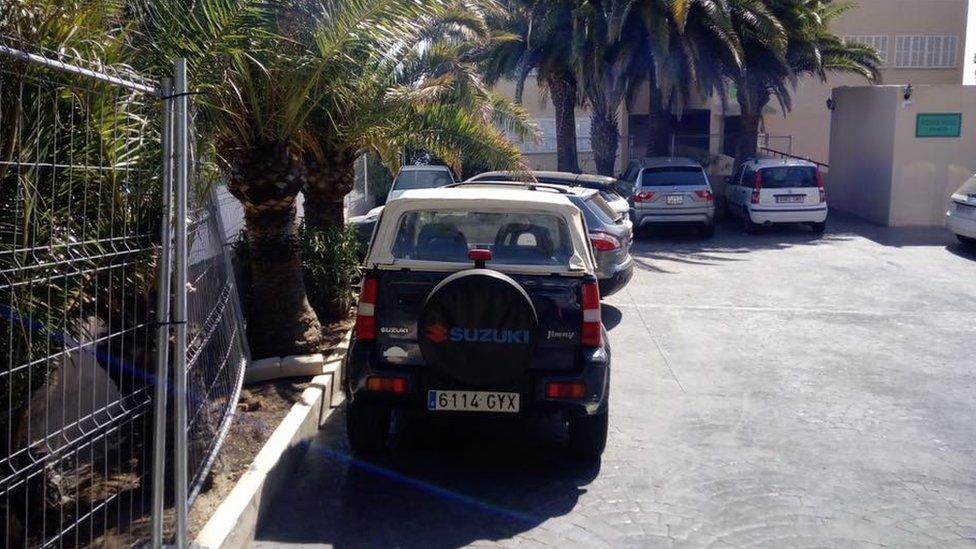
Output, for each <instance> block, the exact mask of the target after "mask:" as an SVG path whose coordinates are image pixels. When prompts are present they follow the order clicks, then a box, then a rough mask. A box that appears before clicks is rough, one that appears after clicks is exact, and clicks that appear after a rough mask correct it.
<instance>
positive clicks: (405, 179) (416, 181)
mask: <svg viewBox="0 0 976 549" xmlns="http://www.w3.org/2000/svg"><path fill="white" fill-rule="evenodd" d="M451 183H455V181H454V174H453V173H452V172H451V169H450V168H448V167H447V166H403V167H402V168H400V171H399V172H398V173H397V176H396V178H395V179H394V180H393V185H392V186H391V187H390V194H389V195H388V196H387V198H386V200H387V202H389V201H390V200H394V199H396V198H398V197H399V196H400V195H401V194H403V193H404V192H406V191H410V190H416V189H434V188H437V187H446V186H448V185H450V184H451Z"/></svg>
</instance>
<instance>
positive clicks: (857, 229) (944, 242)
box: [631, 212, 973, 274]
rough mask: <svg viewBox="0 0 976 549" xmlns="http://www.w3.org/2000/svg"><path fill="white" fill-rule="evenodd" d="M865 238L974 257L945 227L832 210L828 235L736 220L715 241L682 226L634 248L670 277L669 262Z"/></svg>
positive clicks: (640, 264)
mask: <svg viewBox="0 0 976 549" xmlns="http://www.w3.org/2000/svg"><path fill="white" fill-rule="evenodd" d="M854 238H866V239H868V240H871V241H873V242H875V243H877V244H881V245H882V246H893V247H905V246H945V247H946V248H947V249H948V250H949V251H950V252H951V253H954V254H956V255H959V256H961V257H966V258H971V257H972V256H973V254H972V253H971V252H969V251H968V250H966V249H965V248H964V247H963V246H961V245H958V244H957V243H956V241H955V239H954V238H953V237H952V235H951V234H950V233H949V231H947V230H945V229H944V228H942V227H906V228H900V227H883V226H880V225H875V224H873V223H871V222H868V221H865V220H863V219H859V218H856V217H854V216H851V215H848V214H844V213H838V212H832V213H831V214H830V218H829V220H828V222H827V232H826V233H825V234H823V235H818V234H816V233H814V232H812V231H811V230H810V228H809V227H806V226H804V225H800V224H783V225H773V226H769V227H761V228H759V229H758V230H756V231H755V232H754V233H752V234H745V232H744V231H743V230H742V227H741V226H740V222H739V220H738V219H730V218H720V219H719V220H718V221H717V227H716V233H715V236H714V237H712V238H703V237H701V236H699V235H698V234H696V232H695V230H694V227H687V226H684V225H681V224H675V225H673V226H656V227H653V228H652V229H651V230H650V231H646V232H644V233H643V234H642V235H641V236H640V237H639V238H638V239H637V240H635V241H634V245H633V247H632V248H631V254H632V255H633V256H634V260H635V261H636V265H637V268H639V269H642V270H645V271H651V272H656V273H665V274H667V273H670V272H671V271H669V270H668V269H667V264H668V263H669V262H674V263H684V264H691V265H720V264H722V263H728V262H733V261H744V260H745V259H746V258H747V256H748V254H750V253H752V252H755V251H761V250H785V249H789V248H793V247H796V246H817V245H820V244H826V243H836V242H843V241H845V240H852V239H854Z"/></svg>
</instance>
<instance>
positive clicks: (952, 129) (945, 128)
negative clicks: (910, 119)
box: [915, 112, 962, 137]
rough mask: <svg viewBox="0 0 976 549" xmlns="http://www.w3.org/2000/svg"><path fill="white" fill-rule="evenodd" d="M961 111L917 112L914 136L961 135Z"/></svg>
mask: <svg viewBox="0 0 976 549" xmlns="http://www.w3.org/2000/svg"><path fill="white" fill-rule="evenodd" d="M961 136H962V113H958V112H945V113H919V115H918V118H917V119H916V120H915V137H961Z"/></svg>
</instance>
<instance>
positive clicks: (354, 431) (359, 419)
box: [346, 398, 392, 457]
mask: <svg viewBox="0 0 976 549" xmlns="http://www.w3.org/2000/svg"><path fill="white" fill-rule="evenodd" d="M391 418H392V410H391V409H390V406H388V405H386V404H381V403H378V402H370V401H364V400H363V399H362V398H359V399H355V400H353V401H352V402H350V403H349V409H348V410H347V413H346V436H347V437H348V438H349V446H350V447H351V448H352V451H353V453H354V454H356V455H357V456H360V457H375V456H378V455H380V454H382V453H383V452H384V451H385V450H386V443H387V440H388V439H389V435H390V420H391Z"/></svg>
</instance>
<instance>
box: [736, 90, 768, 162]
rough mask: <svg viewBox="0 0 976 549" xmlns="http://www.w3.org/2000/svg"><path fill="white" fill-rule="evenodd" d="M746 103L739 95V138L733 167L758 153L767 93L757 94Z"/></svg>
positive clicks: (742, 96)
mask: <svg viewBox="0 0 976 549" xmlns="http://www.w3.org/2000/svg"><path fill="white" fill-rule="evenodd" d="M755 95H756V97H755V98H753V99H752V100H751V101H748V100H747V99H746V98H745V97H744V95H741V94H740V95H739V110H740V112H741V115H740V117H739V136H738V138H737V139H736V143H735V165H736V166H738V165H739V164H741V163H742V162H743V161H744V160H745V159H747V158H752V157H755V156H756V154H757V152H758V141H759V127H760V126H761V125H762V110H763V107H765V106H766V104H767V103H769V94H768V93H757V94H755Z"/></svg>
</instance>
